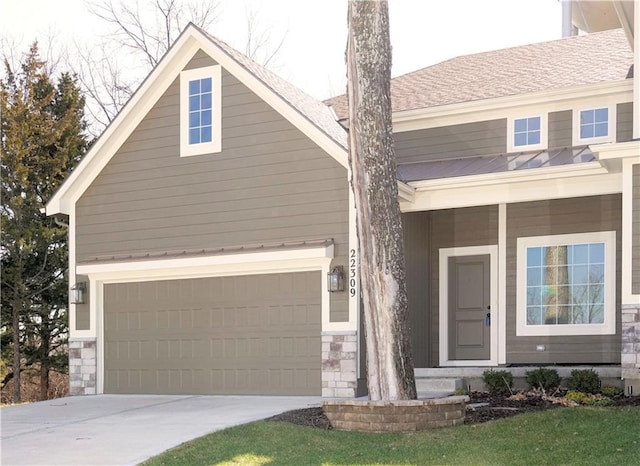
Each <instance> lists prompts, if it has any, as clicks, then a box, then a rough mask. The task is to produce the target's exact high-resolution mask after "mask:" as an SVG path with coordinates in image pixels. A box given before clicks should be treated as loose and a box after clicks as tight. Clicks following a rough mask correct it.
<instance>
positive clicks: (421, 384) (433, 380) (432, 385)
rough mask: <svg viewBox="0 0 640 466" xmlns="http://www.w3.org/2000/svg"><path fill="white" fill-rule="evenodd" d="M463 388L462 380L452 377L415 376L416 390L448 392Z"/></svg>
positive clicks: (420, 391)
mask: <svg viewBox="0 0 640 466" xmlns="http://www.w3.org/2000/svg"><path fill="white" fill-rule="evenodd" d="M461 388H464V385H463V380H462V379H458V378H454V377H416V390H417V391H418V392H419V393H422V392H450V393H453V392H455V391H456V390H457V389H461Z"/></svg>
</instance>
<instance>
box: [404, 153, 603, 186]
mask: <svg viewBox="0 0 640 466" xmlns="http://www.w3.org/2000/svg"><path fill="white" fill-rule="evenodd" d="M595 160H596V157H595V155H594V154H593V152H592V151H591V149H589V147H588V146H574V147H561V148H556V149H545V150H541V151H530V152H512V153H502V154H491V155H483V156H477V157H462V158H451V159H439V160H429V161H425V162H414V163H404V164H403V163H399V164H398V179H399V180H400V181H403V182H405V183H408V182H412V181H425V180H436V179H442V178H457V177H461V176H470V175H485V174H490V173H504V172H513V171H520V170H527V169H534V168H543V167H557V166H562V165H575V164H580V163H587V162H593V161H595Z"/></svg>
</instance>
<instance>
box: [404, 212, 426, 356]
mask: <svg viewBox="0 0 640 466" xmlns="http://www.w3.org/2000/svg"><path fill="white" fill-rule="evenodd" d="M429 215H430V214H429V212H412V213H407V214H403V215H402V226H403V231H404V250H405V265H406V275H407V279H406V282H407V298H408V301H409V322H410V325H411V349H412V354H413V363H414V365H415V366H416V367H427V366H428V365H429V338H428V337H426V336H427V335H428V333H429V325H430V324H429V288H430V286H429V267H428V264H429V261H428V256H429Z"/></svg>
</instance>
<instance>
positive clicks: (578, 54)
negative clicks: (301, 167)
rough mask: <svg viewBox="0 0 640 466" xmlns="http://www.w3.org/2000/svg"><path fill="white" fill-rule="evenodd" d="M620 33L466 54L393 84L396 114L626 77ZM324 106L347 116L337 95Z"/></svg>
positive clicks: (627, 62) (627, 60)
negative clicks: (328, 106)
mask: <svg viewBox="0 0 640 466" xmlns="http://www.w3.org/2000/svg"><path fill="white" fill-rule="evenodd" d="M632 64H633V51H632V50H631V48H630V46H629V43H628V41H627V38H626V37H625V35H624V32H623V30H622V29H615V30H611V31H604V32H598V33H593V34H588V35H583V36H573V37H567V38H563V39H559V40H554V41H550V42H541V43H537V44H529V45H524V46H520V47H512V48H507V49H502V50H494V51H491V52H483V53H477V54H473V55H464V56H461V57H457V58H453V59H451V60H447V61H444V62H442V63H439V64H436V65H433V66H429V67H427V68H423V69H421V70H418V71H414V72H412V73H408V74H405V75H402V76H399V77H397V78H393V79H392V80H391V102H392V107H393V111H394V112H400V111H405V110H415V109H421V108H429V107H437V106H442V105H449V104H455V103H461V102H470V101H476V100H482V99H491V98H496V97H506V96H512V95H521V94H528V93H533V92H539V91H545V90H551V89H562V88H569V87H575V86H580V85H587V84H596V83H600V82H606V81H620V80H624V79H626V78H629V77H630V72H629V70H630V68H631V66H632ZM325 104H327V105H330V106H332V107H333V109H334V111H335V112H336V114H337V115H338V117H339V118H340V119H344V118H347V117H348V110H347V99H346V96H345V95H340V96H336V97H333V98H331V99H328V100H326V101H325Z"/></svg>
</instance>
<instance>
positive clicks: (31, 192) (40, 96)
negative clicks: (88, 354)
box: [0, 43, 87, 402]
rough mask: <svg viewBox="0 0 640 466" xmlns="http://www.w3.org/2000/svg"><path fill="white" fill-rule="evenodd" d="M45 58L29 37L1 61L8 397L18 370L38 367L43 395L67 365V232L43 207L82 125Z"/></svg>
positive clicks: (82, 142) (69, 80) (66, 83)
mask: <svg viewBox="0 0 640 466" xmlns="http://www.w3.org/2000/svg"><path fill="white" fill-rule="evenodd" d="M45 65H46V63H45V62H44V61H42V60H41V59H40V57H39V54H38V45H37V43H34V44H33V45H32V46H31V48H30V50H29V52H28V53H27V54H26V55H25V57H24V59H23V62H22V64H21V66H20V69H19V70H13V69H11V66H10V65H9V63H8V61H7V60H5V70H6V73H5V74H6V76H5V78H4V79H3V80H2V81H0V115H1V121H0V147H1V148H2V154H1V155H2V159H1V161H2V163H1V169H2V180H1V187H2V191H1V194H2V208H1V209H2V210H1V227H2V241H1V249H0V255H1V259H2V290H1V295H2V329H1V330H2V359H3V362H5V363H7V361H8V360H9V359H10V360H11V364H8V363H7V364H6V365H7V366H9V365H10V366H11V367H12V372H11V373H10V374H9V375H8V376H7V377H5V380H4V381H3V384H4V383H6V381H7V380H9V379H11V378H13V380H14V390H13V401H14V402H18V401H20V399H21V396H20V373H21V370H22V369H24V368H29V367H33V366H34V365H36V366H39V369H40V386H41V387H40V388H41V391H40V396H41V399H46V397H47V392H48V381H49V372H50V371H51V370H58V371H65V370H66V368H67V356H66V351H65V345H66V340H67V337H68V315H67V284H66V278H65V273H66V269H67V265H68V261H67V257H68V255H67V231H66V228H65V227H64V226H63V225H60V224H59V223H60V222H56V221H54V219H51V218H47V217H46V216H45V215H44V213H43V208H44V206H45V204H46V202H47V200H48V199H49V198H50V197H51V196H52V195H53V193H54V192H55V190H56V189H57V188H58V187H59V186H60V184H61V183H62V182H63V180H64V179H65V178H66V176H67V175H68V174H69V173H70V172H71V170H72V169H73V167H75V165H76V164H77V163H78V161H79V159H80V157H81V155H82V154H83V153H84V151H85V149H86V146H87V140H86V137H85V135H84V134H85V129H86V125H85V122H84V98H83V97H82V96H81V94H80V91H79V88H78V86H77V84H76V82H75V79H74V78H73V77H72V76H70V75H69V74H62V75H61V76H60V77H59V78H58V79H57V80H56V82H55V83H54V82H53V78H52V76H50V75H49V73H48V72H47V68H46V66H45Z"/></svg>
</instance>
